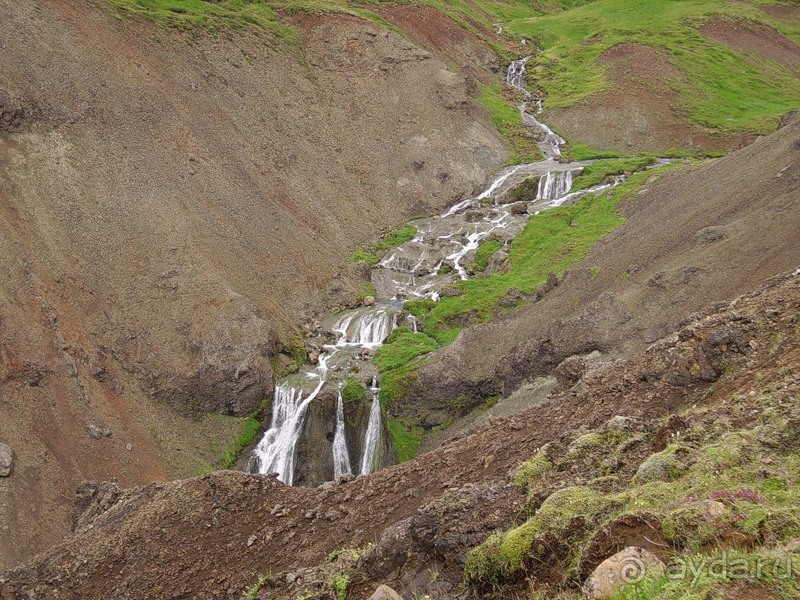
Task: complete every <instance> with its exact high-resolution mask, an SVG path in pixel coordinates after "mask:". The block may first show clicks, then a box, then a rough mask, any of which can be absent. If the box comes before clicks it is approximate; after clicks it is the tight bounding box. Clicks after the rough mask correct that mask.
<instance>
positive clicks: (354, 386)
mask: <svg viewBox="0 0 800 600" xmlns="http://www.w3.org/2000/svg"><path fill="white" fill-rule="evenodd" d="M366 401H367V386H366V385H364V384H363V383H362V382H360V381H357V380H355V379H353V378H352V377H348V378H347V381H346V382H345V384H344V386H343V387H342V402H344V403H345V404H352V403H353V402H358V403H364V402H366Z"/></svg>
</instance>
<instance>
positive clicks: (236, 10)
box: [107, 0, 293, 39]
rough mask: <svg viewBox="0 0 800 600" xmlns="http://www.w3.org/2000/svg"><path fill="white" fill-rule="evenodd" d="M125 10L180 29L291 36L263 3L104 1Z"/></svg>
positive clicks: (256, 0) (227, 0)
mask: <svg viewBox="0 0 800 600" xmlns="http://www.w3.org/2000/svg"><path fill="white" fill-rule="evenodd" d="M107 2H109V4H111V5H112V6H114V7H116V8H120V9H123V10H125V11H128V12H131V13H134V14H138V15H142V16H144V17H146V18H148V19H150V20H151V21H153V22H154V23H156V24H158V25H161V26H166V27H175V28H177V29H182V30H192V29H209V30H213V31H216V30H219V29H222V28H231V29H239V28H242V27H256V28H258V29H262V30H264V31H266V32H268V33H271V34H273V35H276V36H278V37H281V38H284V39H289V38H292V37H293V34H292V30H291V29H290V28H288V27H285V26H283V25H281V24H279V23H278V22H277V14H276V13H275V11H274V10H273V8H272V5H271V4H270V3H268V2H264V1H263V0H217V1H215V2H207V1H205V0H107Z"/></svg>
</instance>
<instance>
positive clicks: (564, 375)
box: [554, 356, 588, 389]
mask: <svg viewBox="0 0 800 600" xmlns="http://www.w3.org/2000/svg"><path fill="white" fill-rule="evenodd" d="M587 368H588V365H587V364H586V359H584V358H583V357H581V356H570V357H568V358H565V359H564V360H563V361H561V362H560V363H559V365H558V366H557V367H556V369H555V371H554V373H555V375H556V381H558V385H559V387H561V388H563V389H568V388H571V387H572V386H573V385H575V384H576V383H578V381H580V379H581V377H583V375H584V373H586V369H587Z"/></svg>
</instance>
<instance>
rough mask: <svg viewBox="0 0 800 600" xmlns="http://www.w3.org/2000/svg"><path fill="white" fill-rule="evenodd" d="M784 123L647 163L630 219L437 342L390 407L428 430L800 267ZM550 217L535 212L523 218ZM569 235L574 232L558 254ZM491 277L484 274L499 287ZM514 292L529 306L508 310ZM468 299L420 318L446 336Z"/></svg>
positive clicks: (798, 125) (796, 195)
mask: <svg viewBox="0 0 800 600" xmlns="http://www.w3.org/2000/svg"><path fill="white" fill-rule="evenodd" d="M789 122H790V119H788V118H787V120H786V123H787V124H786V125H785V126H784V127H783V128H781V129H780V130H778V131H777V132H776V133H774V134H772V135H770V136H766V137H764V138H761V139H759V140H758V141H756V142H755V143H754V144H753V145H751V146H749V147H747V148H745V149H743V150H740V151H738V152H736V153H733V154H731V155H730V156H728V157H726V158H722V159H717V160H713V161H707V162H704V163H701V164H697V165H693V166H688V165H687V166H682V167H680V168H675V169H671V170H668V171H666V172H664V173H661V174H659V175H653V176H649V177H648V175H647V174H645V175H644V176H643V179H642V180H641V184H640V185H641V188H640V189H639V190H638V191H633V192H629V193H628V194H627V195H626V196H625V197H624V198H621V199H619V200H620V203H619V205H618V207H619V208H618V210H619V212H620V213H621V214H622V215H623V216H624V217H625V218H626V219H627V221H626V222H625V223H624V225H622V226H621V227H619V228H618V229H616V230H614V231H613V233H611V234H610V235H608V236H607V237H605V238H604V239H603V240H602V241H601V242H599V243H597V244H595V245H594V246H593V247H592V249H591V250H590V251H589V252H588V254H587V255H586V256H585V258H583V259H582V260H581V261H580V262H579V263H577V264H574V266H572V267H570V268H569V270H568V271H567V272H566V273H559V275H558V279H557V280H555V283H557V286H556V285H554V283H553V282H551V283H548V284H547V285H546V288H545V289H547V290H548V291H547V293H546V294H544V295H543V296H542V295H541V294H539V295H537V294H534V293H533V292H534V291H535V290H533V291H526V290H523V291H526V293H527V295H522V294H520V293H519V290H516V291H515V290H510V291H509V292H508V294H507V295H505V296H503V297H501V298H500V301H501V303H498V304H496V305H494V306H493V307H491V309H492V310H493V313H490V314H494V315H495V317H494V318H493V319H492V320H490V321H489V323H487V324H485V325H476V326H473V327H469V328H467V329H464V330H463V331H462V332H461V333H460V335H458V337H457V338H456V339H455V341H454V342H453V343H452V344H450V345H449V346H447V347H445V348H443V349H442V350H439V351H437V352H434V353H431V354H429V355H428V358H427V360H426V361H425V362H424V363H422V364H421V365H416V368H415V371H414V372H413V373H411V375H410V377H407V378H406V379H405V380H404V382H403V392H402V393H398V394H396V395H397V399H396V404H395V406H394V407H393V409H392V410H393V411H394V412H395V414H396V415H403V416H406V417H408V418H410V419H412V421H413V422H415V423H420V424H422V425H423V426H424V427H425V428H426V429H433V428H435V427H437V426H439V425H441V424H442V423H448V422H449V421H450V420H451V419H452V418H453V417H454V416H458V415H459V414H464V413H466V412H468V411H470V410H472V409H475V408H477V407H479V406H480V405H481V404H483V403H485V402H486V401H487V400H489V399H491V398H492V397H495V398H496V397H497V396H498V395H502V396H508V395H510V394H511V393H512V392H513V391H514V390H516V389H517V388H519V387H520V386H521V385H523V384H524V383H525V382H528V381H531V380H533V379H535V378H536V377H540V376H545V375H548V374H550V373H551V372H552V371H553V369H554V368H555V367H556V366H557V365H558V364H559V363H560V362H561V361H562V360H563V359H564V358H566V357H568V356H570V355H573V354H587V353H590V352H592V351H595V350H596V351H600V352H603V353H611V354H612V355H628V354H630V353H631V352H634V351H638V350H640V349H642V348H644V347H645V346H646V345H647V344H649V343H651V342H653V341H654V340H656V339H658V338H659V337H660V336H661V335H663V334H664V332H666V331H669V330H670V329H672V328H674V327H675V324H676V323H679V322H680V321H681V320H682V319H684V318H685V317H686V316H687V315H688V314H690V313H691V312H693V311H696V310H700V309H701V308H702V307H703V306H705V305H707V304H708V303H711V302H715V301H723V300H726V299H729V298H731V297H733V296H735V295H737V294H741V293H743V292H744V291H746V290H747V289H750V288H752V287H754V286H755V285H757V284H758V283H759V282H760V281H762V280H763V278H764V277H767V276H771V275H775V274H777V273H780V272H783V271H786V270H788V269H791V268H793V267H794V266H796V265H797V264H798V262H800V247H798V244H797V231H798V230H800V210H799V209H800V121H798V120H797V119H796V118H795V119H794V121H792V122H791V123H789ZM550 218H551V217H549V216H548V215H547V212H545V213H542V214H541V215H539V216H535V217H532V218H531V220H530V221H529V224H528V227H529V228H530V227H533V226H535V223H536V221H537V219H550ZM592 218H595V217H593V216H592V215H591V214H590V213H588V212H586V211H583V212H581V211H580V210H578V211H577V212H575V211H572V212H570V211H565V212H564V214H563V215H560V216H557V217H556V220H559V219H561V220H566V221H567V222H569V225H570V226H569V227H567V229H568V231H570V232H573V231H578V232H579V231H580V230H581V228H583V227H585V228H591V227H593V226H594V223H593V222H592V221H591V219H592ZM573 243H574V242H573V241H572V240H571V239H570V238H567V242H566V243H565V244H564V246H563V247H557V248H556V254H557V253H558V252H566V251H568V250H570V248H571V246H570V244H573ZM512 250H513V245H512ZM525 251H527V252H530V253H531V254H532V255H533V256H534V257H535V256H536V255H537V253H541V252H545V251H546V250H543V249H541V248H540V247H539V246H537V245H536V244H532V245H530V247H529V248H527V249H525V248H524V247H523V248H521V249H520V250H519V252H521V253H523V252H525ZM547 251H550V250H547ZM513 258H514V256H513V255H512V259H513ZM553 268H554V269H557V268H558V267H555V266H554V267H553ZM545 272H546V271H545ZM492 277H493V276H490V277H489V278H488V279H486V280H484V282H483V283H482V285H483V286H484V287H491V285H492V281H493V280H492ZM542 280H543V278H542ZM498 283H502V282H501V281H499V282H498ZM463 297H464V298H468V294H465V295H464V296H463ZM507 299H510V300H511V305H512V306H519V307H520V308H518V309H517V310H515V311H512V312H507V310H504V308H503V304H502V302H503V301H505V300H507ZM460 302H464V305H463V306H462V305H461V304H460ZM473 310H474V305H473V304H470V303H469V301H462V299H461V297H456V298H444V299H443V300H442V301H441V302H440V303H439V304H438V305H437V306H436V307H435V308H434V309H433V310H432V311H431V313H430V315H432V317H433V318H431V317H430V316H429V317H427V318H426V319H425V321H424V323H423V330H424V331H426V332H430V333H431V334H432V335H438V334H437V329H436V328H438V327H439V326H440V321H439V320H437V315H439V314H442V313H444V314H449V317H448V318H449V319H451V320H450V323H451V326H453V327H455V331H458V325H459V323H460V322H462V321H460V319H463V318H465V317H466V318H468V317H469V316H470V312H471V311H473ZM429 318H430V319H431V321H430V322H429V321H428V319H429ZM448 335H449V334H448ZM454 399H457V402H455V403H454V402H453V401H454Z"/></svg>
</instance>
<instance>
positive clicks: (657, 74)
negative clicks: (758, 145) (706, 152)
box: [546, 44, 753, 153]
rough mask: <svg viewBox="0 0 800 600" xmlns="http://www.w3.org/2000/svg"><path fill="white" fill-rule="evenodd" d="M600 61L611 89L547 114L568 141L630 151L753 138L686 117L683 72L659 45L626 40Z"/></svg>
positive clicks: (738, 143)
mask: <svg viewBox="0 0 800 600" xmlns="http://www.w3.org/2000/svg"><path fill="white" fill-rule="evenodd" d="M598 63H599V64H601V65H606V66H607V67H608V69H609V74H608V75H609V80H610V83H609V87H608V90H607V91H604V92H602V93H601V94H598V95H597V96H595V97H592V98H591V99H589V100H587V101H586V102H584V103H582V104H579V105H576V106H573V107H570V108H566V109H555V110H551V111H548V113H547V115H546V119H547V121H548V123H550V124H551V125H552V126H553V127H554V128H555V129H556V130H557V131H559V132H560V133H561V134H562V135H564V136H565V137H566V138H567V139H571V140H580V141H581V142H582V143H587V144H588V145H589V146H591V147H592V148H604V149H609V150H617V151H620V152H627V153H633V152H636V151H639V152H658V151H659V150H663V149H664V148H673V149H686V150H691V149H697V148H706V149H726V150H729V149H732V148H739V147H742V146H743V145H745V144H747V143H749V142H751V141H752V139H753V137H752V135H751V134H747V133H741V134H736V135H723V134H719V133H714V132H711V131H706V130H703V129H702V128H699V127H697V126H695V125H693V124H691V123H690V122H689V121H688V119H686V118H685V116H684V115H681V114H680V111H679V109H678V107H680V105H681V103H680V99H679V97H678V93H677V92H676V91H675V89H674V87H673V86H674V85H675V84H677V83H680V81H681V79H682V73H681V72H680V71H679V70H678V69H677V68H676V67H675V66H673V65H672V64H671V63H670V62H669V58H668V57H667V55H666V54H665V53H664V52H663V51H661V50H659V49H657V48H653V47H651V46H644V45H641V44H621V45H619V46H614V47H613V48H610V49H609V50H607V51H606V52H604V53H603V54H602V56H600V58H599V59H598ZM587 123H591V127H587V125H586V124H587Z"/></svg>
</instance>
